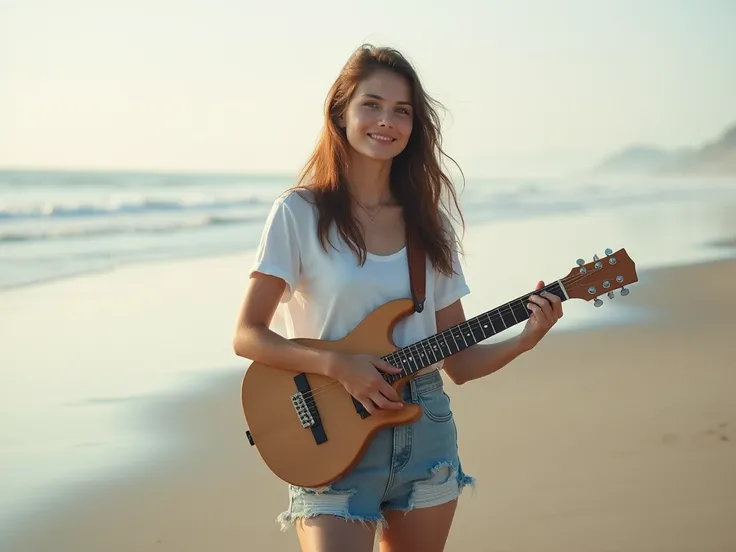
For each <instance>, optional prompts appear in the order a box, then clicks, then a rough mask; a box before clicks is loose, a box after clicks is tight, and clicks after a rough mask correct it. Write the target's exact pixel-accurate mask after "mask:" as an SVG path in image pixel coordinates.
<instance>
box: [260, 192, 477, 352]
mask: <svg viewBox="0 0 736 552" xmlns="http://www.w3.org/2000/svg"><path fill="white" fill-rule="evenodd" d="M309 193H310V192H309V191H308V190H299V191H295V190H291V191H288V192H286V193H284V194H282V195H281V196H280V197H279V198H278V199H277V200H276V201H275V202H274V204H273V207H272V209H271V212H270V213H269V216H268V218H267V220H266V225H265V228H264V229H263V234H262V236H261V240H260V244H259V246H258V250H257V253H256V257H255V261H254V264H253V266H252V267H251V274H252V273H253V272H256V271H257V272H261V273H264V274H269V275H272V276H276V277H278V278H282V279H283V280H284V281H285V282H286V288H285V290H284V294H283V296H282V297H281V303H283V305H282V307H284V311H285V312H284V319H285V323H286V333H287V335H286V337H289V338H292V337H303V338H318V339H324V340H336V339H340V338H342V337H344V336H345V335H347V334H348V333H350V332H351V331H352V330H353V329H354V328H355V327H356V326H357V325H358V324H360V322H361V321H362V320H363V319H364V318H365V317H366V316H368V315H369V314H370V313H371V312H373V311H374V310H375V309H376V308H378V307H380V306H381V305H383V304H384V303H386V302H388V301H391V300H394V299H400V298H409V299H410V298H411V288H410V283H409V265H408V262H407V258H406V248H405V247H404V248H403V249H401V250H400V251H397V252H396V253H393V254H391V255H385V256H381V255H373V254H371V253H368V254H367V259H366V262H365V264H364V265H363V266H360V265H359V262H358V257H357V256H356V255H355V253H353V251H352V250H351V249H350V248H349V247H348V246H347V244H346V243H345V242H344V241H343V240H342V239H341V238H340V235H339V233H338V232H337V230H336V228H335V226H334V225H333V226H332V228H331V230H330V236H329V238H330V243H331V244H332V245H334V246H335V247H332V246H331V245H330V244H329V243H328V244H327V245H328V247H327V251H325V249H323V247H322V244H321V243H320V241H319V236H318V234H317V218H318V211H317V207H316V206H315V205H314V204H313V203H311V202H310V201H308V200H307V199H306V197H309V196H308V195H307V194H309ZM335 248H337V250H336V249H335ZM453 263H454V265H455V266H454V270H455V274H454V275H453V276H452V278H448V277H447V276H445V275H443V274H441V273H439V272H438V271H437V270H435V269H434V267H433V266H432V264H431V263H430V262H429V259H427V279H426V301H425V303H424V310H423V311H422V312H421V313H416V312H415V313H412V314H410V315H409V316H407V317H406V318H404V319H402V320H401V321H400V322H399V323H398V324H397V325H396V327H395V331H394V336H393V337H394V343H395V344H396V345H397V346H398V347H405V346H407V345H411V344H412V343H414V342H416V341H419V340H421V339H424V338H425V337H429V336H431V335H433V334H435V333H437V325H436V321H435V311H437V310H440V309H443V308H444V307H447V306H448V305H451V304H452V303H454V302H455V301H457V300H458V299H460V298H461V297H463V296H464V295H467V294H468V293H470V290H469V289H468V286H467V284H466V282H465V277H464V275H463V272H462V267H461V265H460V263H459V261H458V255H457V252H455V254H454V255H453Z"/></svg>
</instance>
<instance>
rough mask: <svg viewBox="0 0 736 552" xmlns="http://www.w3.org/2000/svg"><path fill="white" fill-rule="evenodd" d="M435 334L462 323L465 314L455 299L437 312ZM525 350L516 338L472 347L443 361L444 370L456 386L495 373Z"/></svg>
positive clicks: (460, 304)
mask: <svg viewBox="0 0 736 552" xmlns="http://www.w3.org/2000/svg"><path fill="white" fill-rule="evenodd" d="M436 318H437V331H440V332H441V331H444V330H446V329H447V328H450V327H452V326H455V325H456V324H460V323H461V322H465V311H464V310H463V305H462V303H461V302H460V301H459V300H458V301H455V302H454V303H453V304H452V305H450V306H448V307H446V308H444V309H442V310H440V311H437V313H436ZM525 350H526V349H525V348H524V347H523V346H522V342H521V341H520V340H519V338H518V336H516V337H512V338H510V339H508V340H506V341H501V342H499V343H491V344H483V343H480V344H478V345H474V346H472V347H469V348H468V349H465V350H463V351H460V352H459V353H457V354H455V355H452V356H450V357H448V358H446V359H445V362H444V370H445V372H446V373H447V375H448V377H449V378H450V379H451V380H452V381H453V383H455V384H457V385H462V384H463V383H467V382H469V381H471V380H474V379H478V378H482V377H484V376H487V375H489V374H492V373H493V372H496V371H498V370H500V369H501V368H503V367H504V366H506V365H507V364H508V363H509V362H511V361H512V360H514V359H515V358H516V357H518V356H519V355H520V354H522V353H523V352H524V351H525Z"/></svg>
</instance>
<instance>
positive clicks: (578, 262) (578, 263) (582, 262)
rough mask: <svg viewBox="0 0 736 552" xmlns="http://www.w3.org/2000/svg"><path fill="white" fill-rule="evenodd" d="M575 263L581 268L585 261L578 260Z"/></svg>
mask: <svg viewBox="0 0 736 552" xmlns="http://www.w3.org/2000/svg"><path fill="white" fill-rule="evenodd" d="M575 262H576V263H577V265H578V266H583V265H584V264H585V261H584V260H583V259H578V260H577V261H575Z"/></svg>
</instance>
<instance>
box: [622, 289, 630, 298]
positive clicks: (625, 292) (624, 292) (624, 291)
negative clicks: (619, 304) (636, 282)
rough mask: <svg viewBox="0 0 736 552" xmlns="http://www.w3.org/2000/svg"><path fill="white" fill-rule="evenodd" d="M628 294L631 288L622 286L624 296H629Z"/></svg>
mask: <svg viewBox="0 0 736 552" xmlns="http://www.w3.org/2000/svg"><path fill="white" fill-rule="evenodd" d="M628 294H629V290H628V289H626V288H625V287H622V288H621V295H622V296H623V297H626V296H627V295H628Z"/></svg>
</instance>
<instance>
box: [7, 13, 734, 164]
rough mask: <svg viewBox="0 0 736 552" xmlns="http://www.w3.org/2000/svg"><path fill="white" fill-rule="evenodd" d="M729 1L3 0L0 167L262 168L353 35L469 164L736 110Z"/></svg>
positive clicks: (695, 122)
mask: <svg viewBox="0 0 736 552" xmlns="http://www.w3.org/2000/svg"><path fill="white" fill-rule="evenodd" d="M734 29H736V2H734V1H729V0H723V1H715V0H714V1H709V0H690V1H684V0H662V1H653V0H631V1H624V0H620V1H613V0H611V1H594V0H587V1H585V0H581V1H576V2H573V1H561V0H549V1H536V2H532V1H520V0H515V1H509V0H499V1H496V0H493V1H485V2H482V1H481V0H452V1H447V0H443V1H441V2H440V3H438V4H435V5H434V6H432V7H430V4H429V3H428V1H427V0H424V1H419V0H392V1H388V0H386V1H382V0H381V1H379V0H366V1H364V2H346V1H345V0H340V1H337V0H291V1H288V2H287V1H282V0H259V1H257V2H254V1H252V0H176V1H174V0H125V1H123V0H121V1H108V0H63V1H62V0H56V1H52V0H48V1H41V0H0V167H2V166H5V167H7V166H23V167H72V168H126V169H158V170H168V169H176V170H217V171H269V172H272V171H278V172H291V171H294V170H296V169H298V168H299V167H300V166H301V164H302V163H303V162H304V160H305V159H306V156H307V155H308V154H309V152H310V151H311V148H312V146H313V144H314V140H315V138H316V136H317V133H318V131H319V127H320V125H321V120H322V108H323V101H324V97H325V94H326V92H327V90H328V88H329V86H330V85H331V83H332V81H333V79H334V78H335V76H336V74H337V72H338V71H339V69H340V67H341V66H342V64H343V63H344V62H345V60H346V59H347V57H348V56H349V55H350V53H351V52H352V51H353V50H354V48H356V47H357V46H359V45H360V44H361V43H362V42H365V41H368V42H373V43H376V44H389V45H392V46H395V47H398V48H399V49H401V50H402V51H403V52H404V53H405V54H406V55H407V56H408V57H410V58H411V59H412V60H413V61H414V63H415V64H416V67H417V69H418V70H419V72H420V75H421V76H422V77H423V79H424V84H425V86H426V88H427V89H428V90H429V92H430V93H432V94H433V95H435V97H437V98H438V99H439V100H440V101H442V102H443V103H444V104H445V106H446V107H447V108H448V110H449V117H448V118H447V123H446V126H445V145H446V147H447V149H448V150H449V152H450V153H451V154H452V155H453V156H454V157H455V158H456V159H457V160H458V161H459V162H460V163H461V165H462V166H463V168H464V169H465V170H466V172H467V173H469V174H471V175H502V174H517V173H518V174H532V173H540V172H541V173H543V172H547V171H556V172H557V171H566V170H575V169H577V168H580V167H582V166H586V165H587V164H590V163H594V162H595V161H596V160H597V158H598V156H600V155H604V154H607V153H609V152H610V151H612V150H615V149H617V148H620V147H623V146H625V145H628V144H630V143H632V142H636V143H656V144H660V145H663V146H668V147H678V146H682V145H691V144H698V143H700V142H702V141H704V140H708V139H711V138H714V137H716V136H717V135H718V134H719V133H720V132H722V131H723V130H724V128H725V127H726V126H727V125H729V124H732V123H734V122H736V99H735V98H736V61H734V60H735V59H736V58H734V56H735V55H736V54H735V52H736V32H735V31H734Z"/></svg>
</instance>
